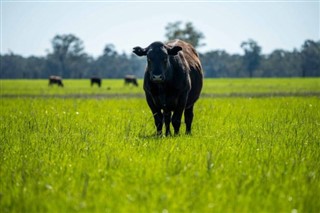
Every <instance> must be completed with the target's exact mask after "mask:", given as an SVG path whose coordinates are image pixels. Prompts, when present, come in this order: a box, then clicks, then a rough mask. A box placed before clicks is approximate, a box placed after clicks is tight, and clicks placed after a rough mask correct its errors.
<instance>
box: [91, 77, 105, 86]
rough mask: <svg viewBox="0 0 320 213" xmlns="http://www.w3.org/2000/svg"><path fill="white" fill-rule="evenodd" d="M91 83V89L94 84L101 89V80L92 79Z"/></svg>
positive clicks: (97, 78)
mask: <svg viewBox="0 0 320 213" xmlns="http://www.w3.org/2000/svg"><path fill="white" fill-rule="evenodd" d="M90 81H91V87H92V86H93V84H97V85H98V86H99V87H101V83H102V80H101V78H99V77H92V78H91V79H90Z"/></svg>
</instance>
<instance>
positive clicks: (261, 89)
mask: <svg viewBox="0 0 320 213" xmlns="http://www.w3.org/2000/svg"><path fill="white" fill-rule="evenodd" d="M63 82H64V85H65V86H64V88H60V87H57V86H56V85H54V86H52V87H49V86H48V80H1V81H0V88H1V93H0V95H1V96H10V95H15V96H19V95H21V96H23V95H42V96H48V95H50V96H60V95H73V96H77V97H79V96H82V95H107V96H108V95H114V94H120V95H121V94H122V95H123V94H125V95H140V96H143V89H142V86H143V80H142V79H138V83H139V87H135V86H132V85H129V86H126V85H124V81H123V80H122V79H116V80H112V79H103V80H102V87H101V88H98V87H97V86H96V85H94V86H93V87H91V86H90V81H89V80H88V79H83V80H69V79H65V80H63ZM308 93H316V94H319V93H320V79H319V78H284V79H279V78H277V79H276V78H269V79H262V78H260V79H259V78H253V79H205V80H204V88H203V91H202V94H203V95H204V96H205V95H210V94H214V95H218V96H219V95H224V96H229V95H235V96H236V95H246V94H247V95H252V94H269V95H277V94H280V95H281V94H284V95H286V94H289V95H290V94H293V95H295V94H308Z"/></svg>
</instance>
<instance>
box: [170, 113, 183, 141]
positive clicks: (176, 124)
mask: <svg viewBox="0 0 320 213" xmlns="http://www.w3.org/2000/svg"><path fill="white" fill-rule="evenodd" d="M182 113H183V108H179V109H177V110H175V111H174V113H173V115H172V126H173V129H174V134H175V135H178V134H179V130H180V126H181V117H182Z"/></svg>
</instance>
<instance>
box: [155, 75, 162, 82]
mask: <svg viewBox="0 0 320 213" xmlns="http://www.w3.org/2000/svg"><path fill="white" fill-rule="evenodd" d="M152 80H153V81H158V82H159V81H163V80H164V77H163V75H152Z"/></svg>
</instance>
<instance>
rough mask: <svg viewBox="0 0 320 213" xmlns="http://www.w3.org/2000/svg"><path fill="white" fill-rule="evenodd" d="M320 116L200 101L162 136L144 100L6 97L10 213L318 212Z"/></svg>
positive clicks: (245, 102)
mask: <svg viewBox="0 0 320 213" xmlns="http://www.w3.org/2000/svg"><path fill="white" fill-rule="evenodd" d="M319 107H320V102H319V99H318V98H261V99H248V98H223V99H209V98H203V99H201V100H200V101H199V102H198V103H197V105H196V107H195V120H194V128H193V135H192V136H186V135H184V134H181V136H179V137H169V138H162V137H160V138H159V137H155V136H154V135H153V133H154V131H155V130H154V126H153V120H152V117H151V113H150V112H149V109H148V107H147V105H146V103H145V100H144V99H134V98H133V99H128V100H126V99H103V100H95V99H54V98H53V99H2V104H1V136H0V137H1V157H0V159H1V178H0V183H1V191H0V193H1V205H0V208H1V212H12V211H17V212H44V211H50V212H61V211H62V212H69V211H80V210H83V211H95V212H104V211H106V212H165V211H169V212H295V211H298V212H317V211H318V210H319V207H320V206H319V202H318V198H319V196H320V187H319V186H320V181H319V174H320V173H319V172H320V171H319V170H320V169H319V162H320V151H319V150H320V149H319V148H320V147H319V146H320V144H319V141H320V140H319V139H320V133H319V125H320V114H319V110H318V109H319Z"/></svg>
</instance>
